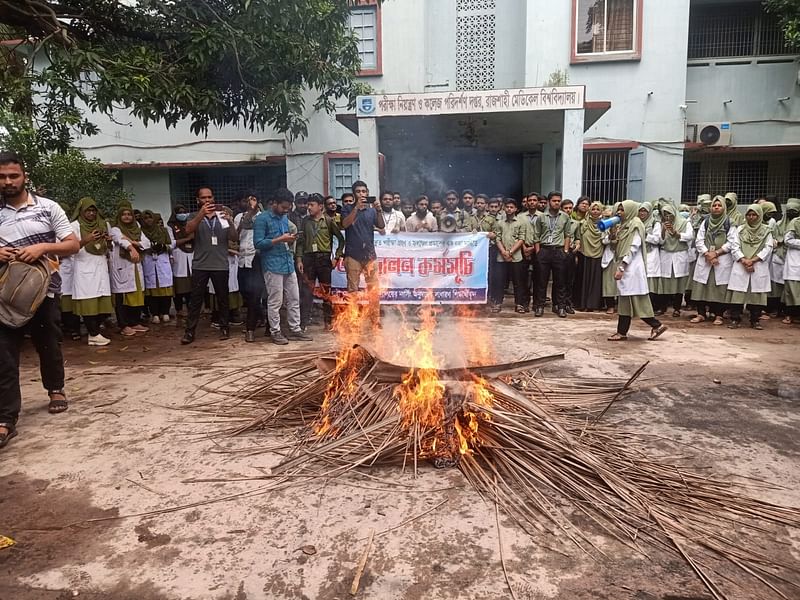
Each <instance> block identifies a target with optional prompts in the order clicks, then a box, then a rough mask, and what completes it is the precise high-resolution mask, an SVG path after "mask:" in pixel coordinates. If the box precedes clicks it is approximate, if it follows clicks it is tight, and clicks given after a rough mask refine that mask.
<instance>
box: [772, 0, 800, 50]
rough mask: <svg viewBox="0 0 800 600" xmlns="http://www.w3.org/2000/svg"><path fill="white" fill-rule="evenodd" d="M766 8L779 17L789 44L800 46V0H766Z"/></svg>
mask: <svg viewBox="0 0 800 600" xmlns="http://www.w3.org/2000/svg"><path fill="white" fill-rule="evenodd" d="M764 10H766V11H767V12H768V13H772V14H774V15H775V16H777V17H778V22H779V23H780V26H781V29H782V30H783V35H784V36H786V43H787V45H788V46H790V47H793V48H796V47H800V0H764Z"/></svg>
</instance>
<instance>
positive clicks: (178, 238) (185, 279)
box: [167, 204, 194, 316]
mask: <svg viewBox="0 0 800 600" xmlns="http://www.w3.org/2000/svg"><path fill="white" fill-rule="evenodd" d="M189 216H190V215H189V211H188V210H186V207H185V206H183V205H181V204H177V205H175V208H174V209H173V211H172V216H170V218H169V221H167V225H169V228H170V233H172V237H173V238H174V239H175V249H174V250H173V251H172V289H173V292H174V294H175V312H176V314H177V315H178V316H183V315H184V314H185V313H184V311H183V307H184V305H185V306H186V308H187V310H188V308H189V296H191V293H192V259H193V258H194V234H193V233H187V232H186V222H187V221H188V220H189Z"/></svg>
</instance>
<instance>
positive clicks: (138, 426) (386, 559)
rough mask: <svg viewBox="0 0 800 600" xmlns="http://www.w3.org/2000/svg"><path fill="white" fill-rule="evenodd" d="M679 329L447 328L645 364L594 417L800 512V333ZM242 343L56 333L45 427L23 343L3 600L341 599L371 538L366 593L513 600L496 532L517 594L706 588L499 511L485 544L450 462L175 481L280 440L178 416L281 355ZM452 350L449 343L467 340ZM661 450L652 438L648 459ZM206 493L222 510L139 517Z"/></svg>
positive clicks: (0, 553) (593, 365) (799, 545)
mask: <svg viewBox="0 0 800 600" xmlns="http://www.w3.org/2000/svg"><path fill="white" fill-rule="evenodd" d="M687 321H688V319H687V318H686V317H683V318H681V319H673V318H671V317H669V318H666V319H665V322H666V323H667V324H668V325H669V326H670V331H669V332H668V333H667V334H665V336H664V337H663V338H662V339H661V340H659V341H657V342H647V341H645V337H646V334H647V330H646V328H645V326H644V325H643V324H641V323H636V324H634V329H633V331H632V334H633V335H634V336H635V338H632V339H631V340H630V341H629V342H627V343H624V344H611V343H609V342H606V336H607V335H608V334H609V333H611V332H613V330H614V323H615V320H614V317H609V316H606V315H604V314H603V315H600V314H593V315H587V314H583V315H578V316H577V317H572V318H569V319H558V318H556V317H555V315H552V314H549V313H548V314H547V315H546V316H545V317H544V318H542V319H534V318H533V317H532V315H523V316H518V315H514V314H512V313H510V312H504V313H501V314H500V315H499V316H497V317H482V318H466V317H462V318H459V325H458V329H459V330H460V331H464V332H466V335H467V337H468V338H472V337H473V336H474V338H475V339H477V338H481V339H484V340H486V339H491V340H493V342H494V344H495V351H496V352H497V354H498V358H499V359H500V360H513V359H517V358H521V357H523V356H530V355H534V354H549V353H553V352H562V351H563V352H566V354H567V364H566V365H565V364H563V363H562V364H560V365H556V366H554V367H552V368H550V369H549V372H550V373H555V372H559V371H560V372H569V373H573V374H577V375H580V374H606V375H609V376H616V377H619V376H622V375H624V374H629V373H631V372H633V371H634V370H635V369H636V367H638V366H639V365H640V364H641V363H643V362H644V361H647V360H649V361H651V362H650V366H649V367H648V369H647V371H646V372H645V376H644V377H643V378H642V380H641V381H640V382H639V383H638V384H637V386H636V389H635V392H634V393H633V394H632V395H631V396H629V397H628V398H627V400H626V401H625V402H624V403H621V404H619V405H618V406H617V407H615V408H614V409H613V410H612V411H610V413H609V415H608V418H612V419H615V420H625V427H629V428H633V429H636V430H638V431H642V432H647V433H654V434H657V435H659V436H661V438H662V440H671V441H673V442H677V443H680V444H681V445H680V447H679V452H680V453H681V454H690V455H692V456H693V457H694V461H695V462H696V464H697V465H698V466H703V467H707V466H711V467H713V469H714V471H715V472H718V473H722V474H731V473H737V474H741V475H746V476H751V477H757V478H761V479H763V480H766V481H768V482H771V483H775V484H780V485H781V486H782V487H781V488H780V489H771V490H765V491H764V492H763V495H764V496H765V497H768V498H770V499H772V500H774V501H777V502H782V503H787V504H792V505H795V506H798V505H800V436H798V435H797V431H798V427H799V426H800V391H799V390H800V385H799V384H800V377H799V376H798V369H800V355H799V354H798V347H799V346H798V345H799V344H800V327H798V326H785V325H782V324H780V323H779V322H777V321H770V322H769V323H767V325H766V329H765V330H764V331H761V332H757V331H752V330H750V329H749V328H744V329H740V330H738V331H731V330H728V329H727V328H724V327H713V326H712V325H710V324H708V323H706V324H702V325H690V324H689V323H688V322H687ZM448 328H450V329H453V327H451V326H448ZM235 333H236V335H235V336H234V339H232V340H231V341H229V342H220V341H217V340H216V336H217V333H216V332H215V331H213V330H212V329H210V328H205V329H202V331H201V333H200V338H199V340H198V341H197V342H196V343H195V344H194V345H193V346H190V347H182V346H180V345H179V343H178V340H179V337H180V330H179V329H178V328H177V327H176V326H175V325H174V324H172V323H171V324H169V325H161V326H154V327H153V329H152V330H151V332H150V333H148V334H146V335H144V336H142V337H137V338H134V339H123V338H120V337H119V336H117V335H114V336H113V343H112V345H110V346H108V347H107V348H101V349H93V348H88V347H87V346H86V345H85V341H84V342H83V343H82V344H76V343H74V342H66V343H65V358H66V368H67V375H68V388H67V389H68V394H69V396H70V398H71V401H72V404H71V406H70V410H69V411H68V412H67V413H65V414H63V415H55V416H54V415H49V414H47V412H46V396H45V395H44V394H43V392H42V389H41V385H40V383H39V377H38V370H37V368H36V364H37V363H36V357H35V354H34V353H33V352H31V350H30V348H28V349H26V351H25V352H24V355H23V361H22V362H23V366H22V381H23V396H24V407H23V413H22V415H21V419H20V424H19V431H20V436H19V437H18V438H17V439H15V440H14V441H12V442H11V444H10V445H9V446H8V447H7V448H6V449H5V450H3V451H0V477H2V484H3V487H2V492H0V535H6V536H9V537H11V538H13V539H14V540H16V545H15V546H12V547H10V548H6V549H0V600H56V599H58V600H62V599H66V598H74V597H78V598H89V599H96V600H100V599H103V600H121V599H131V600H133V599H137V600H167V599H169V600H178V599H181V600H182V599H187V600H188V599H192V600H194V599H206V598H208V599H215V600H216V599H219V600H223V599H224V600H245V599H249V600H255V599H260V598H309V599H329V600H332V599H335V598H341V599H343V598H350V597H351V596H350V594H349V589H350V584H351V582H352V579H353V575H354V572H355V570H356V566H357V562H358V560H359V557H360V555H361V553H362V552H363V549H364V547H365V545H366V540H365V537H366V535H367V532H368V530H369V529H373V530H374V531H375V532H376V537H375V539H374V543H373V546H372V549H371V552H370V555H369V559H368V563H367V567H366V570H365V571H364V575H363V577H362V579H361V585H360V590H359V592H358V595H357V597H360V598H380V599H394V598H398V599H400V598H404V599H405V598H408V599H436V598H444V599H455V598H486V599H489V598H507V597H511V596H510V594H509V591H508V587H507V585H506V581H505V577H504V572H503V569H502V567H501V563H500V554H499V550H498V533H500V534H501V536H502V543H503V551H504V556H505V561H506V568H507V572H508V577H509V579H510V581H511V584H512V586H513V589H514V592H515V595H516V597H517V598H519V599H549V598H556V599H565V600H566V599H569V600H573V599H582V598H585V599H589V598H592V599H596V598H607V599H615V600H616V599H625V598H630V599H636V600H654V599H661V600H669V599H672V600H678V599H699V598H706V597H708V596H707V594H706V593H705V591H704V588H703V587H702V586H701V585H700V584H699V583H698V581H697V579H696V578H695V577H694V576H693V574H692V572H691V570H690V569H689V567H688V566H686V565H685V564H684V563H682V562H681V561H679V560H677V559H675V558H673V557H671V556H666V555H661V554H659V553H654V554H652V555H651V558H652V560H648V559H646V558H644V557H641V556H636V555H632V554H631V553H630V552H629V551H628V550H626V549H625V548H624V547H622V546H619V545H618V544H616V543H614V542H612V541H611V540H609V539H607V538H604V537H602V536H600V535H598V536H597V543H598V544H599V545H600V546H601V547H602V548H603V549H604V551H605V553H606V554H607V558H604V559H602V560H595V559H592V558H590V557H588V556H586V555H582V554H580V551H579V550H577V549H575V548H572V547H570V546H568V545H567V544H564V543H561V542H559V541H557V540H552V539H548V538H545V537H542V538H535V537H530V536H528V535H526V534H524V533H523V532H521V531H520V530H519V529H518V528H517V527H516V526H515V525H514V524H513V523H512V522H511V521H510V520H509V519H507V518H505V517H503V516H502V515H501V517H500V523H501V530H500V532H498V527H497V524H496V521H495V512H494V507H493V505H491V504H487V503H485V502H484V501H482V500H481V499H480V498H479V497H478V496H477V494H476V493H475V492H474V491H473V490H472V489H470V488H469V487H466V486H465V483H464V481H463V479H462V477H461V476H460V474H459V472H458V471H455V470H434V469H432V468H425V469H423V471H422V473H421V476H420V477H419V478H418V479H417V480H414V479H413V477H412V476H411V475H409V474H402V473H400V472H398V471H396V470H388V469H387V470H382V471H378V472H373V473H372V475H374V476H375V477H377V478H379V479H367V478H362V477H356V476H352V477H348V478H346V479H342V480H336V481H329V482H321V481H318V482H315V483H313V484H307V485H304V486H297V487H292V488H288V489H282V490H278V491H272V492H269V493H260V494H259V493H253V494H249V495H242V496H240V497H237V498H230V499H228V500H227V501H214V500H219V499H220V498H223V497H229V496H232V495H234V494H238V493H246V492H248V491H256V492H257V491H258V490H259V488H260V487H262V486H264V485H266V483H267V482H264V481H263V480H262V481H253V480H249V481H248V480H245V481H236V482H222V481H219V482H206V483H189V482H188V481H187V480H190V479H198V478H202V479H231V478H236V477H240V478H247V477H256V476H258V475H260V474H261V473H263V469H268V468H269V467H270V466H272V465H275V464H276V462H277V461H278V456H277V455H275V454H271V453H263V452H262V453H247V452H240V453H230V452H226V451H223V450H225V449H231V448H240V449H247V448H252V447H257V446H266V445H269V444H270V443H271V442H274V441H275V440H276V439H284V438H282V437H281V436H280V435H279V434H278V433H277V432H269V431H268V432H263V433H254V434H249V435H246V436H243V437H240V438H236V439H235V440H226V439H222V440H221V439H217V438H212V437H211V436H210V435H209V433H210V432H211V431H212V430H213V428H214V425H213V424H210V423H207V422H204V419H201V418H200V417H198V416H196V415H194V414H192V413H188V412H187V411H184V410H176V409H180V408H181V407H182V406H184V405H185V403H186V401H187V399H188V398H189V396H190V394H192V392H193V391H195V390H196V388H197V386H198V384H200V383H202V382H207V381H212V382H213V381H215V380H219V379H221V378H222V377H224V376H225V375H226V374H229V373H230V372H231V371H232V370H234V369H237V368H240V367H242V366H246V365H248V364H264V363H265V362H267V361H269V360H270V358H271V357H273V356H274V355H275V354H276V352H278V351H279V349H278V348H277V347H276V346H274V345H272V344H269V343H267V341H266V340H265V339H263V338H259V340H258V343H256V344H245V343H244V341H243V339H242V338H241V336H240V334H239V332H238V331H235ZM311 333H313V334H314V335H315V338H316V341H315V342H314V344H312V345H313V347H314V348H315V349H319V348H321V347H323V346H325V345H328V344H333V341H334V340H333V338H332V336H331V335H330V334H324V333H322V332H321V331H320V330H317V329H312V331H311ZM371 342H373V343H378V344H380V343H382V342H381V341H380V340H371ZM385 343H390V341H386V342H385ZM460 344H461V345H460V346H459V345H458V344H456V345H455V346H454V347H455V348H459V347H464V346H465V345H467V344H469V340H467V341H463V340H462V341H461V342H460ZM293 347H294V348H298V347H301V346H300V345H299V344H294V345H293ZM673 450H674V449H673ZM668 451H669V448H668V447H667V446H666V445H665V443H662V444H659V448H656V449H654V454H659V453H664V452H668ZM204 501H214V502H211V503H208V504H198V505H197V506H194V507H191V508H182V509H181V510H177V511H175V512H167V513H161V514H157V515H150V516H135V515H137V514H140V513H147V512H151V511H155V510H162V509H168V508H170V507H185V506H186V505H192V504H195V503H202V502H204ZM419 515H422V516H419ZM415 517H418V518H415ZM92 519H100V520H98V521H94V522H87V520H89V521H90V520H92ZM411 519H413V520H411ZM409 521H410V522H409ZM67 525H71V526H68V527H64V526H67ZM398 525H401V526H400V527H398V528H396V529H393V528H395V527H396V526H398ZM775 535H776V536H777V537H778V538H780V539H781V540H782V541H784V542H787V543H788V546H787V548H786V555H785V557H786V558H787V559H789V560H791V561H793V562H795V563H800V533H798V532H794V533H789V532H786V531H777V532H775Z"/></svg>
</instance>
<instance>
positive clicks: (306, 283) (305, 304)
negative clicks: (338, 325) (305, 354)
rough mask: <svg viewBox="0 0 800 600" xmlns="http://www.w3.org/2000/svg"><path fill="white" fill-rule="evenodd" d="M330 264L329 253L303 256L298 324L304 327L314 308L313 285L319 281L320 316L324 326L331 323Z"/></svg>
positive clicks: (331, 265)
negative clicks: (320, 297) (322, 318)
mask: <svg viewBox="0 0 800 600" xmlns="http://www.w3.org/2000/svg"><path fill="white" fill-rule="evenodd" d="M332 272H333V264H332V263H331V253H330V252H310V253H308V254H304V255H303V274H302V275H301V279H302V284H301V286H300V324H301V325H302V326H303V327H305V326H307V325H308V324H309V323H310V322H311V309H312V308H313V306H314V284H315V283H316V282H317V281H319V287H320V292H321V294H322V314H323V317H324V320H325V324H326V325H329V324H330V323H332V322H333V307H332V306H331V299H330V293H331V273H332Z"/></svg>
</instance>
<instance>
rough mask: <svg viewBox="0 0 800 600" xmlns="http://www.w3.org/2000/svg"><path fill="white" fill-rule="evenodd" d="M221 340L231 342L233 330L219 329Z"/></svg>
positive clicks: (227, 328) (228, 328)
mask: <svg viewBox="0 0 800 600" xmlns="http://www.w3.org/2000/svg"><path fill="white" fill-rule="evenodd" d="M219 339H221V340H229V339H231V328H230V327H220V328H219Z"/></svg>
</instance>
